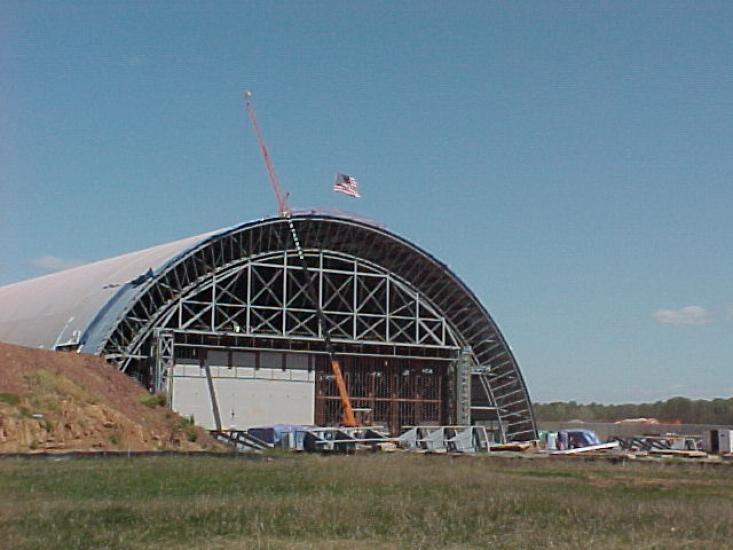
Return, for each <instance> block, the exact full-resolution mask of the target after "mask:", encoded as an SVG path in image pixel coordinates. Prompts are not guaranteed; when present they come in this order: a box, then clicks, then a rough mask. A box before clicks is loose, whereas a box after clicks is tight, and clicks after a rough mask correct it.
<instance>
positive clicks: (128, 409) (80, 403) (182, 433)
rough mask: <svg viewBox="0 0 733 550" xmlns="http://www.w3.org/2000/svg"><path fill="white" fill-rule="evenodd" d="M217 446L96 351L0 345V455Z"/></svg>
mask: <svg viewBox="0 0 733 550" xmlns="http://www.w3.org/2000/svg"><path fill="white" fill-rule="evenodd" d="M218 448H220V445H219V444H218V443H217V442H215V441H214V440H213V439H212V438H211V437H210V436H209V435H208V433H206V432H205V431H204V430H201V429H200V428H197V427H195V426H192V425H191V424H190V423H189V422H188V421H187V420H186V419H184V418H181V417H180V416H178V415H177V414H175V413H174V412H172V411H170V410H169V409H167V408H166V407H165V403H164V400H163V399H161V398H160V397H159V396H154V395H150V394H149V393H148V392H147V391H146V390H145V389H144V388H143V387H142V386H140V384H138V383H137V382H136V381H135V380H133V379H132V378H130V377H129V376H127V375H125V374H123V373H121V372H119V371H118V370H116V369H115V368H113V367H111V366H110V365H108V364H107V363H106V362H105V361H104V360H103V359H101V358H100V357H95V356H92V355H79V354H76V353H63V352H53V351H47V350H39V349H32V348H25V347H20V346H14V345H10V344H0V453H15V452H32V451H71V450H80V451H90V450H92V451H93V450H97V451H100V450H131V451H157V450H183V451H199V450H213V449H218Z"/></svg>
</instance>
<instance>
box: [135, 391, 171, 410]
mask: <svg viewBox="0 0 733 550" xmlns="http://www.w3.org/2000/svg"><path fill="white" fill-rule="evenodd" d="M167 402H168V399H167V398H166V396H165V394H163V393H151V394H148V395H144V396H143V397H141V398H140V403H142V404H143V405H145V406H146V407H148V408H149V409H154V408H156V407H165V405H166V403H167Z"/></svg>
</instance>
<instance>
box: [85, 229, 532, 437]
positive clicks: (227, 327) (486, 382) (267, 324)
mask: <svg viewBox="0 0 733 550" xmlns="http://www.w3.org/2000/svg"><path fill="white" fill-rule="evenodd" d="M293 223H294V224H295V225H296V228H297V231H298V234H299V236H300V240H301V243H302V245H303V248H304V249H305V250H306V251H307V252H308V253H307V261H308V272H309V274H311V276H313V277H316V278H317V279H316V282H317V286H318V289H319V297H318V299H319V300H320V302H321V306H322V307H323V308H324V311H325V312H326V315H327V318H328V320H329V322H330V327H331V333H332V335H333V338H334V341H335V342H342V343H348V344H359V345H373V346H376V347H378V346H397V345H399V346H400V347H402V348H405V349H408V348H409V347H413V348H414V349H416V350H425V349H429V348H435V349H436V350H446V351H447V350H456V349H470V353H471V358H472V361H473V365H474V366H473V373H474V376H473V378H474V380H475V382H474V384H473V386H474V387H477V388H479V389H480V390H482V392H481V393H480V395H479V396H478V397H476V392H475V391H474V392H473V393H474V401H475V402H476V404H478V405H485V406H489V407H495V410H496V416H497V418H498V421H499V426H500V429H501V432H502V436H503V438H505V439H506V440H524V439H533V438H534V437H536V428H535V423H534V417H533V413H532V406H531V402H530V400H529V395H528V392H527V389H526V386H525V384H524V381H523V379H522V375H521V372H520V370H519V367H518V365H517V362H516V360H515V358H514V355H513V353H512V351H511V349H510V348H509V346H508V345H507V343H506V342H505V340H504V338H503V336H502V335H501V333H500V332H499V330H498V328H497V327H496V324H495V323H494V321H493V320H492V319H491V317H490V316H489V314H488V312H487V311H486V310H485V309H484V308H483V306H482V305H481V303H480V302H479V301H478V299H477V298H476V297H475V296H474V294H473V293H472V292H471V291H470V290H469V289H468V288H467V287H466V286H465V285H464V284H463V283H462V282H461V281H460V280H459V279H458V278H457V277H456V276H455V275H454V274H453V273H452V272H451V271H450V270H448V268H447V267H446V266H445V265H443V264H441V263H440V262H438V261H437V260H435V259H434V258H433V257H431V256H430V255H428V254H427V253H426V252H424V251H422V250H421V249H419V248H417V247H416V246H414V245H413V244H411V243H409V242H407V241H405V240H403V239H400V238H399V237H397V236H395V235H393V234H391V233H389V232H387V231H385V230H383V229H381V228H377V227H374V226H372V225H367V224H364V223H360V222H357V221H353V220H347V219H342V218H333V217H326V216H319V215H303V216H296V217H294V218H293ZM299 270H300V266H299V265H296V264H294V254H293V243H292V242H290V240H289V232H288V228H287V224H286V221H285V220H283V219H270V220H262V221H259V222H253V223H250V224H245V225H243V226H240V227H237V228H234V229H232V230H230V231H228V232H226V233H223V234H220V235H217V236H216V237H213V238H210V239H208V240H206V241H205V242H203V243H201V244H200V245H198V246H197V247H195V248H192V249H191V250H189V251H188V252H187V253H185V254H182V255H181V256H179V257H178V258H176V259H175V260H173V261H171V262H170V263H169V264H168V265H166V266H165V267H164V268H163V269H161V270H160V271H159V273H157V274H156V275H155V276H154V277H152V278H150V279H149V280H148V281H146V282H145V283H144V285H143V288H141V290H140V292H139V293H138V295H137V298H136V299H135V300H133V301H131V303H130V304H129V305H127V307H125V308H124V309H123V310H122V311H121V312H120V313H119V315H118V317H117V319H116V321H115V322H114V323H112V326H113V328H112V329H111V330H110V332H109V333H108V334H106V335H104V337H103V338H101V339H100V341H101V342H102V344H101V345H100V349H99V350H97V351H98V352H100V353H104V354H105V355H106V356H107V357H108V358H110V359H111V360H113V361H115V362H116V363H117V364H118V366H119V367H120V368H121V369H122V370H128V369H132V370H133V371H134V370H141V369H143V368H145V365H146V364H147V362H148V360H149V359H150V355H149V354H150V351H149V350H150V349H151V344H153V341H154V338H153V337H154V335H155V333H156V330H157V331H158V333H160V331H161V330H174V331H176V332H179V331H184V332H191V333H193V332H206V333H210V334H235V335H237V336H239V335H240V334H241V335H242V336H247V337H251V338H252V339H254V340H256V339H257V338H266V339H268V341H273V340H276V339H283V340H285V341H295V340H297V341H304V342H307V341H313V342H318V341H319V339H320V338H321V337H322V335H321V334H320V332H319V327H318V322H317V320H316V317H315V310H314V309H313V306H312V304H310V303H309V300H308V298H307V293H306V290H305V286H306V285H305V281H304V278H303V276H302V271H299ZM165 345H166V344H165V342H164V343H163V344H160V343H159V344H155V345H154V346H153V354H157V353H163V354H164V355H165V352H166V349H165ZM161 346H163V347H161ZM156 349H158V351H157V352H156V351H155V350H156Z"/></svg>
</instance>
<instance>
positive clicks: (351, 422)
mask: <svg viewBox="0 0 733 550" xmlns="http://www.w3.org/2000/svg"><path fill="white" fill-rule="evenodd" d="M243 95H244V104H245V108H246V110H247V114H248V115H249V119H250V120H251V121H252V126H253V127H254V131H255V135H256V136H257V142H258V143H259V145H260V152H261V153H262V158H263V160H264V161H265V166H266V167H267V175H268V176H269V177H270V186H271V187H272V191H273V192H274V193H275V200H277V208H278V214H279V215H280V216H281V217H283V218H286V219H287V221H288V227H289V229H290V235H291V236H292V238H293V243H294V244H295V250H296V252H297V253H298V259H299V260H300V265H301V267H302V269H303V276H304V277H305V280H306V288H307V290H308V295H309V297H310V299H311V302H313V307H314V308H315V310H316V314H317V317H318V323H319V325H320V327H321V333H322V334H323V341H324V343H325V345H326V352H327V353H328V358H329V360H330V362H331V371H332V372H333V376H334V379H335V380H336V387H337V389H338V392H339V399H340V400H341V408H342V409H343V419H342V421H341V423H342V424H343V425H344V426H349V427H355V426H357V425H358V423H357V422H356V417H355V416H354V409H353V407H352V406H351V399H350V397H349V392H348V389H347V388H346V381H345V380H344V375H343V372H342V371H341V364H340V363H339V362H338V360H337V359H336V357H335V353H334V350H333V344H332V343H331V331H330V330H329V328H328V322H327V320H326V316H325V315H324V313H323V309H322V308H321V305H320V303H319V300H318V294H317V292H316V288H315V285H314V283H313V277H311V274H310V273H309V271H308V263H307V262H306V259H305V255H304V254H303V248H302V247H301V246H300V239H299V238H298V232H297V231H296V230H295V225H294V224H293V220H292V219H291V218H290V208H288V195H287V193H284V192H283V189H282V186H281V185H280V180H279V179H278V177H277V173H276V172H275V167H274V166H273V164H272V159H271V158H270V153H269V151H268V150H267V146H266V145H265V140H264V139H263V137H262V132H260V126H259V124H257V115H256V114H255V110H254V107H253V106H252V101H251V99H252V92H250V91H249V90H246V91H245V92H244V94H243Z"/></svg>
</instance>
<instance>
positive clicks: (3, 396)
mask: <svg viewBox="0 0 733 550" xmlns="http://www.w3.org/2000/svg"><path fill="white" fill-rule="evenodd" d="M0 403H6V404H8V405H11V406H13V407H14V406H16V405H18V403H20V397H19V396H18V395H16V394H14V393H0Z"/></svg>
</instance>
